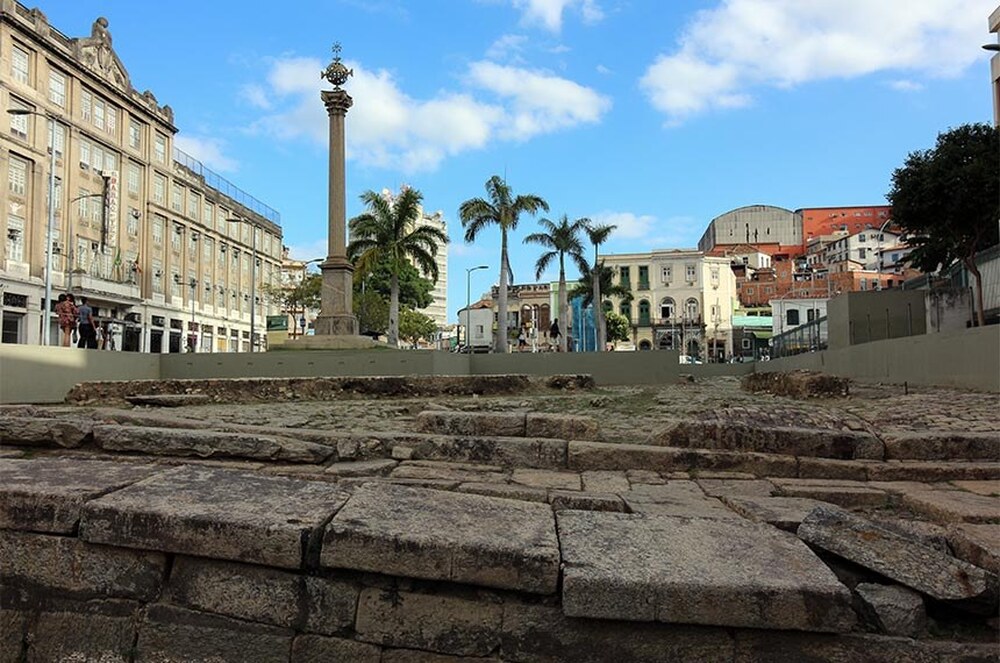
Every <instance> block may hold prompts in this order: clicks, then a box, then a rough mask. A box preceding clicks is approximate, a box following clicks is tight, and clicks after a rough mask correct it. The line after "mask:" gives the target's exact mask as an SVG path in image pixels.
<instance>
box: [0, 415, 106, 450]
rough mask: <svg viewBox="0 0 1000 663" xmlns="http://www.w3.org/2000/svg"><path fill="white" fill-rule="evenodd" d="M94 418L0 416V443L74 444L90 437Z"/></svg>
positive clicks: (54, 445)
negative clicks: (0, 441) (90, 419)
mask: <svg viewBox="0 0 1000 663" xmlns="http://www.w3.org/2000/svg"><path fill="white" fill-rule="evenodd" d="M93 428H94V422H93V421H89V420H87V419H83V418H75V417H74V418H67V417H60V418H58V419H56V418H51V419H50V418H45V417H26V416H0V440H3V444H4V446H6V445H16V446H31V447H63V448H68V449H72V448H76V447H79V446H81V445H83V444H84V443H86V442H88V441H90V439H91V437H92V432H93Z"/></svg>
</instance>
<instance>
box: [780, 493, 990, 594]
mask: <svg viewBox="0 0 1000 663" xmlns="http://www.w3.org/2000/svg"><path fill="white" fill-rule="evenodd" d="M798 536H799V538H801V539H802V540H803V541H805V542H807V543H809V544H810V545H812V546H815V547H817V548H822V549H823V550H826V551H828V552H831V553H833V554H835V555H838V556H840V557H843V558H844V559H847V560H849V561H851V562H854V563H855V564H860V565H861V566H863V567H865V568H867V569H870V570H872V571H875V572H876V573H880V574H881V575H883V576H885V577H887V578H891V579H893V580H895V581H896V582H898V583H901V584H903V585H905V586H907V587H910V588H911V589H915V590H917V591H918V592H921V593H923V594H926V595H928V596H930V597H931V598H935V599H938V600H941V601H961V602H963V603H964V604H968V605H969V607H975V606H976V605H979V604H982V605H989V604H990V602H992V601H993V600H995V588H993V587H991V586H990V585H991V582H992V581H991V580H990V578H989V577H988V576H987V573H986V572H985V571H983V570H982V569H979V568H977V567H975V566H972V565H971V564H969V563H967V562H963V561H961V560H958V559H955V558H954V557H951V556H950V555H946V554H944V553H942V552H939V551H937V550H934V549H933V548H929V547H927V546H923V545H921V544H919V543H915V542H913V541H911V540H909V539H907V538H905V537H903V536H900V535H898V534H895V533H894V532H890V531H889V530H887V529H885V528H882V527H879V526H877V525H876V524H874V523H873V522H871V521H869V520H867V519H865V518H862V517H860V516H856V515H854V514H852V513H849V512H847V511H844V510H842V509H838V508H836V507H826V506H820V507H817V508H816V509H814V510H813V511H812V513H810V514H809V515H808V516H807V517H806V519H805V520H803V521H802V524H801V525H800V526H799V529H798Z"/></svg>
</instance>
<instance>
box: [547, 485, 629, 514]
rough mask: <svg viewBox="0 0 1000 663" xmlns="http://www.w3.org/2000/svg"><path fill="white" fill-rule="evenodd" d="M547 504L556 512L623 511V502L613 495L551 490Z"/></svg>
mask: <svg viewBox="0 0 1000 663" xmlns="http://www.w3.org/2000/svg"><path fill="white" fill-rule="evenodd" d="M549 503H550V504H551V505H552V508H553V509H555V510H556V511H561V510H563V509H576V510H579V511H619V512H621V511H625V502H623V501H622V498H620V497H619V496H618V495H615V494H613V493H593V492H583V491H573V490H553V491H551V492H550V493H549Z"/></svg>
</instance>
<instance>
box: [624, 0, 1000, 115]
mask: <svg viewBox="0 0 1000 663" xmlns="http://www.w3.org/2000/svg"><path fill="white" fill-rule="evenodd" d="M989 4H990V3H989V0H909V1H908V2H905V3H904V2H871V1H870V0H809V2H802V0H723V1H722V2H721V3H720V4H719V5H718V6H717V7H716V8H715V9H710V10H705V11H701V12H699V13H698V14H697V15H696V17H695V18H694V19H693V20H692V22H691V23H690V24H689V25H688V26H687V28H686V29H685V32H684V34H683V36H682V37H681V39H680V43H679V44H678V48H677V50H676V51H675V52H673V53H669V54H661V55H659V56H657V57H656V58H655V60H654V61H653V63H652V64H651V65H650V66H649V68H648V69H647V70H646V73H645V75H644V76H643V77H642V79H641V80H640V87H641V88H642V89H643V90H644V91H645V93H646V95H647V96H648V98H649V99H650V101H651V103H652V104H653V106H654V107H656V108H657V109H659V110H661V111H663V112H664V113H665V114H666V115H667V116H668V118H669V119H670V120H671V121H673V122H678V121H682V120H684V119H685V118H687V117H690V116H691V115H694V114H697V113H700V112H705V111H709V110H713V109H718V108H729V107H738V106H745V105H747V104H749V103H751V101H752V96H751V93H752V91H753V90H754V89H756V88H761V87H779V88H788V87H793V86H796V85H800V84H803V83H808V82H810V81H816V80H824V79H830V78H853V77H858V76H864V75H868V74H872V73H876V72H881V71H894V72H909V74H911V75H924V76H953V75H956V74H958V73H959V72H961V71H962V70H963V69H964V68H965V67H966V66H967V65H969V64H971V63H972V62H975V61H976V59H977V57H978V48H977V47H978V44H979V42H980V40H982V38H983V32H984V27H983V26H984V21H985V19H984V17H985V16H987V15H988V14H989V11H990V9H991V7H990V6H989Z"/></svg>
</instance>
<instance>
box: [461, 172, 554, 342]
mask: <svg viewBox="0 0 1000 663" xmlns="http://www.w3.org/2000/svg"><path fill="white" fill-rule="evenodd" d="M486 194H487V196H488V197H489V200H485V199H483V198H471V199H469V200H466V201H465V202H464V203H462V204H461V205H460V206H459V208H458V217H459V218H460V219H461V220H462V227H463V228H465V241H466V242H469V243H472V242H474V241H476V236H477V235H478V234H479V233H480V232H481V231H482V230H483V229H484V228H487V227H489V226H491V225H494V224H496V225H497V226H499V227H500V279H499V284H500V288H499V296H498V298H497V311H498V314H499V315H498V320H497V331H498V333H497V338H496V351H497V352H507V277H508V275H509V274H510V264H509V262H508V260H507V233H508V231H511V230H515V229H516V228H517V220H518V217H520V216H521V212H528V213H529V214H535V213H537V212H538V210H540V209H541V210H545V211H546V212H548V211H549V204H548V203H547V202H545V201H544V200H543V199H542V198H541V197H539V196H536V195H532V194H525V195H520V196H517V197H516V198H515V197H514V195H513V193H512V192H511V190H510V187H509V186H508V185H507V182H505V181H504V180H503V179H502V178H501V177H500V176H499V175H494V176H493V177H491V178H490V179H488V180H487V181H486Z"/></svg>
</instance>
